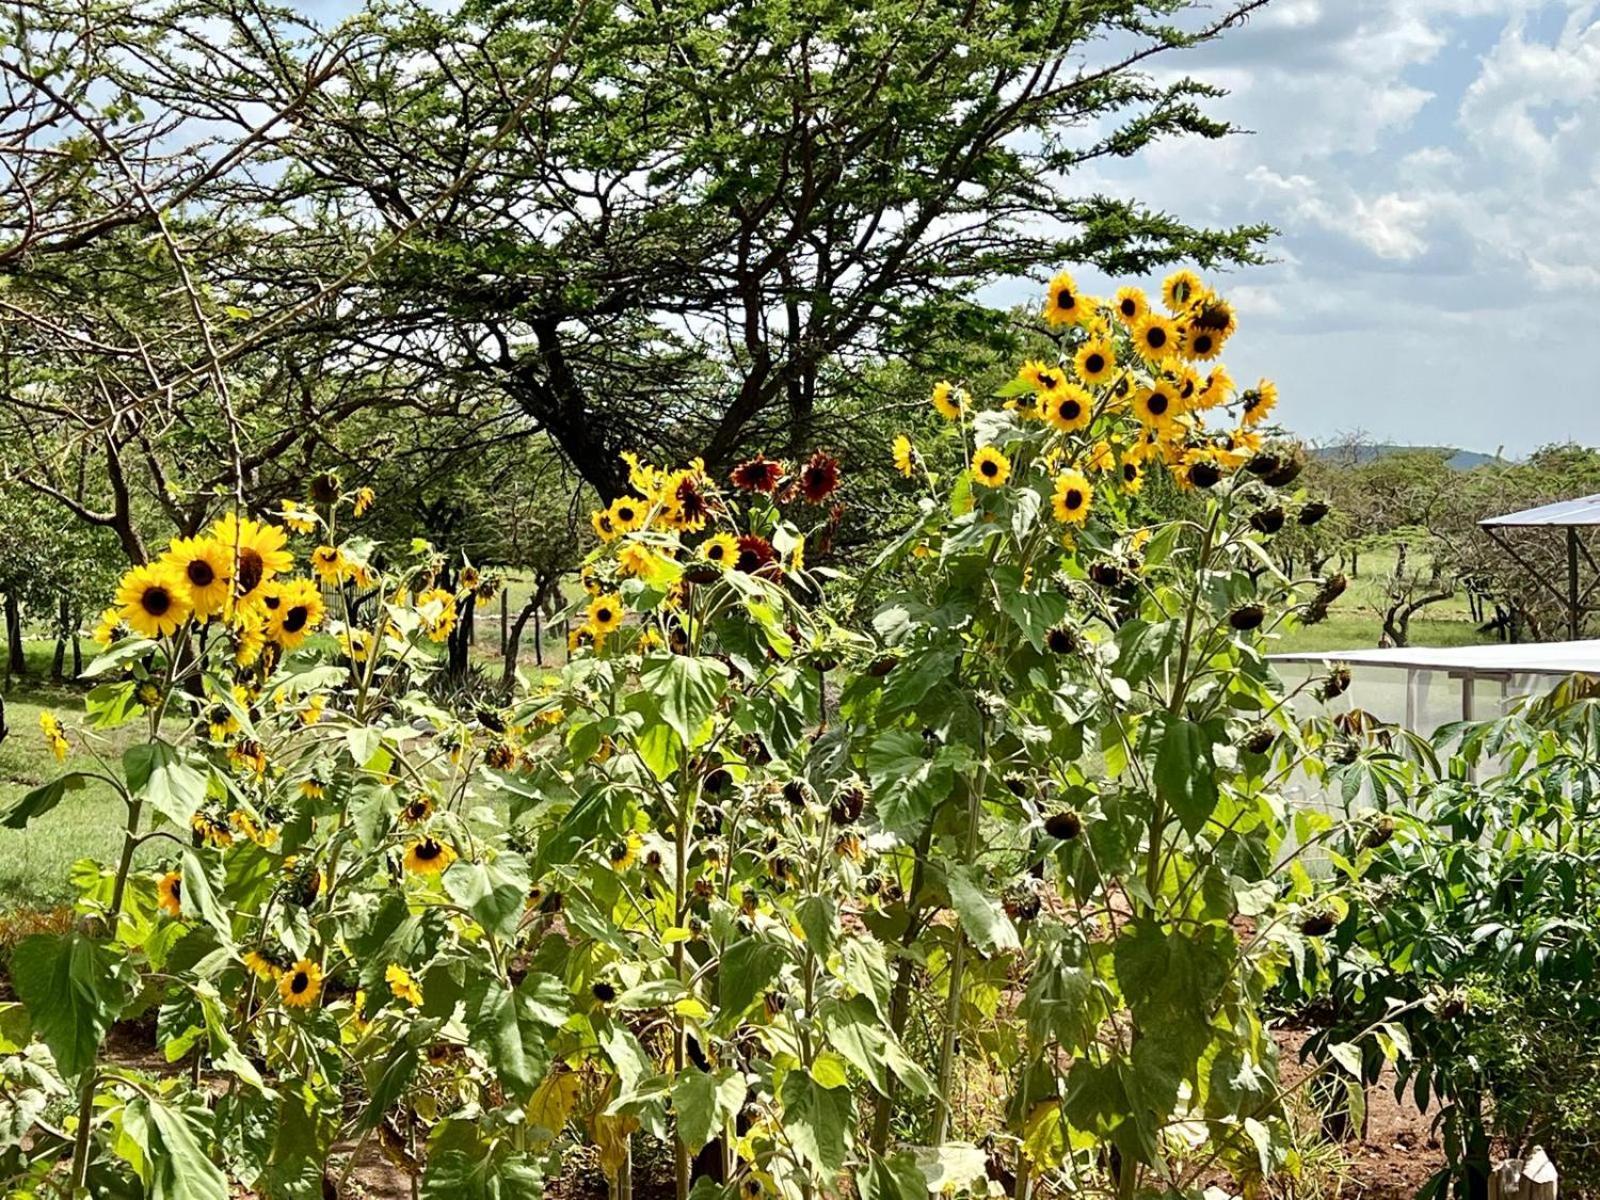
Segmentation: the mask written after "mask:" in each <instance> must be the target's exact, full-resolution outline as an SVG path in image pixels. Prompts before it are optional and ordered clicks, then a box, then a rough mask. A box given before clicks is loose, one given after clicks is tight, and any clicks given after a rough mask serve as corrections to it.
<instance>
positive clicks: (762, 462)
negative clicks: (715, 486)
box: [728, 454, 783, 496]
mask: <svg viewBox="0 0 1600 1200" xmlns="http://www.w3.org/2000/svg"><path fill="white" fill-rule="evenodd" d="M782 478H783V464H782V463H781V462H776V461H774V460H773V459H770V458H768V457H767V456H766V455H764V454H758V455H756V456H755V457H754V458H752V459H749V460H747V461H745V462H742V463H740V464H739V465H738V466H736V467H735V468H734V469H733V470H732V471H731V472H730V473H729V475H728V482H730V483H732V484H733V486H734V487H736V488H738V489H739V490H740V491H741V492H760V493H761V494H762V495H763V496H770V495H771V494H772V493H773V492H775V491H777V489H778V482H779V480H781V479H782Z"/></svg>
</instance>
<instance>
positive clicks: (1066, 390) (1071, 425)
mask: <svg viewBox="0 0 1600 1200" xmlns="http://www.w3.org/2000/svg"><path fill="white" fill-rule="evenodd" d="M1039 415H1040V416H1042V417H1043V418H1044V419H1045V420H1046V421H1048V422H1050V424H1051V425H1053V426H1055V428H1057V429H1060V430H1064V431H1066V432H1068V433H1070V432H1072V431H1073V430H1075V429H1082V428H1083V427H1084V426H1085V425H1087V424H1088V423H1089V418H1090V417H1092V416H1093V415H1094V398H1093V397H1092V396H1090V395H1089V393H1088V392H1086V391H1084V390H1083V389H1082V388H1081V387H1079V386H1078V385H1077V384H1075V383H1064V384H1062V385H1061V386H1060V387H1058V388H1056V389H1055V390H1054V391H1052V392H1046V393H1045V394H1044V395H1042V396H1040V397H1039Z"/></svg>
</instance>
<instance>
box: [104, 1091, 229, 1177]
mask: <svg viewBox="0 0 1600 1200" xmlns="http://www.w3.org/2000/svg"><path fill="white" fill-rule="evenodd" d="M122 1132H123V1136H124V1137H127V1138H128V1139H130V1140H131V1141H132V1142H133V1143H134V1144H135V1145H136V1146H138V1147H139V1149H140V1151H141V1152H142V1154H141V1158H142V1161H140V1162H136V1163H135V1164H134V1165H135V1169H136V1170H137V1171H138V1174H139V1178H140V1179H141V1180H142V1181H143V1182H144V1185H145V1188H146V1191H147V1194H148V1195H149V1197H150V1200H228V1181H227V1179H226V1177H224V1175H223V1174H222V1172H221V1171H220V1170H218V1169H217V1165H216V1163H214V1162H212V1161H211V1157H210V1156H209V1155H208V1154H207V1153H206V1152H205V1150H204V1149H203V1148H202V1147H201V1145H200V1137H199V1135H198V1134H197V1132H196V1128H195V1122H194V1121H193V1120H192V1119H191V1118H190V1116H189V1114H187V1113H186V1112H184V1111H183V1110H182V1109H178V1108H174V1107H172V1106H170V1105H168V1104H166V1103H164V1102H162V1101H161V1100H156V1099H153V1098H151V1097H149V1096H146V1095H138V1096H135V1097H134V1098H133V1099H132V1100H130V1101H128V1106H127V1108H125V1109H124V1110H123V1115H122Z"/></svg>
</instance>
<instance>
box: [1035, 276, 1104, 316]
mask: <svg viewBox="0 0 1600 1200" xmlns="http://www.w3.org/2000/svg"><path fill="white" fill-rule="evenodd" d="M1093 315H1094V300H1093V299H1092V298H1090V297H1088V296H1085V295H1083V294H1082V293H1081V292H1079V291H1078V285H1077V283H1076V281H1074V279H1073V278H1072V276H1071V275H1070V274H1068V273H1067V272H1066V271H1062V272H1061V273H1060V274H1059V275H1057V276H1056V277H1055V278H1054V279H1052V280H1051V281H1050V291H1049V293H1048V294H1047V295H1046V296H1045V301H1044V319H1045V320H1046V321H1048V322H1049V323H1050V324H1052V325H1081V324H1082V323H1083V322H1084V321H1085V320H1087V319H1088V318H1089V317H1092V316H1093Z"/></svg>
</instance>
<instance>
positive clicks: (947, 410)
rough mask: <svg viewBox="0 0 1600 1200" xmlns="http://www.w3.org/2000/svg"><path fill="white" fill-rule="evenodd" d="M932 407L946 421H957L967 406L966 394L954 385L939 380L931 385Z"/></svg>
mask: <svg viewBox="0 0 1600 1200" xmlns="http://www.w3.org/2000/svg"><path fill="white" fill-rule="evenodd" d="M932 399H933V407H934V411H935V412H937V413H938V414H939V415H940V416H941V417H943V418H944V419H945V420H947V421H958V420H960V419H961V413H962V411H963V410H964V409H965V408H966V406H967V394H966V393H965V392H964V391H962V390H961V389H960V388H958V387H956V386H955V384H953V383H951V382H949V381H948V380H945V379H941V380H940V381H939V382H938V383H936V384H934V385H933V397H932Z"/></svg>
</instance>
